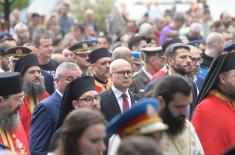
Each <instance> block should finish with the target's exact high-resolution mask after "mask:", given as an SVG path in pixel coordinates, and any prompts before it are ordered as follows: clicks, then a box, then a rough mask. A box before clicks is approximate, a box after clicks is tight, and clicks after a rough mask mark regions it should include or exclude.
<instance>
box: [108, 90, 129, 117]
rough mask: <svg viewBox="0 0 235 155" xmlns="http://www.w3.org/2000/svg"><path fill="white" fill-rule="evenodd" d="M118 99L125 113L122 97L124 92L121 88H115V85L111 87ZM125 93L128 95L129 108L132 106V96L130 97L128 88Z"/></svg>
mask: <svg viewBox="0 0 235 155" xmlns="http://www.w3.org/2000/svg"><path fill="white" fill-rule="evenodd" d="M111 89H112V91H113V93H114V95H115V97H116V99H117V101H118V105H119V107H120V109H121V112H122V113H123V98H122V94H123V92H121V91H120V90H118V89H117V88H115V87H114V86H113V85H112V87H111ZM125 94H126V95H127V97H128V98H127V100H128V103H129V108H130V107H131V97H130V94H129V92H128V90H127V91H126V92H125Z"/></svg>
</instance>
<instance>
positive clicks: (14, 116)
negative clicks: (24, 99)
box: [0, 105, 20, 131]
mask: <svg viewBox="0 0 235 155" xmlns="http://www.w3.org/2000/svg"><path fill="white" fill-rule="evenodd" d="M19 108H20V106H18V107H17V108H16V109H15V110H14V111H13V112H10V110H9V107H8V106H7V105H4V106H3V107H2V108H1V109H0V128H2V129H5V130H8V131H11V130H14V129H16V128H17V126H18V124H19V121H20V118H19V113H18V110H19Z"/></svg>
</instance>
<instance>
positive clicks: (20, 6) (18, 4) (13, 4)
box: [0, 0, 29, 16]
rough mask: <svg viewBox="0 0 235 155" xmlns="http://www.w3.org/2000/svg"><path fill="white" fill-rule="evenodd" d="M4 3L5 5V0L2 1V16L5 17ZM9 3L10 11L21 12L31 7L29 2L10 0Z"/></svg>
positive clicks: (25, 0)
mask: <svg viewBox="0 0 235 155" xmlns="http://www.w3.org/2000/svg"><path fill="white" fill-rule="evenodd" d="M4 3H5V0H0V11H1V16H3V10H4ZM9 3H10V4H11V6H10V11H12V10H13V9H15V8H18V9H20V10H21V9H23V8H25V7H27V6H28V5H29V0H9Z"/></svg>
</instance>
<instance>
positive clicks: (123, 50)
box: [112, 46, 133, 65]
mask: <svg viewBox="0 0 235 155" xmlns="http://www.w3.org/2000/svg"><path fill="white" fill-rule="evenodd" d="M112 59H113V60H116V59H125V60H126V61H128V62H129V63H130V64H131V65H132V63H133V62H132V57H131V50H130V49H129V48H127V47H124V46H121V47H117V48H115V49H114V51H113V55H112Z"/></svg>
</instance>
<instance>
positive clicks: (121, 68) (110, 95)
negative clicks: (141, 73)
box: [100, 59, 140, 121]
mask: <svg viewBox="0 0 235 155" xmlns="http://www.w3.org/2000/svg"><path fill="white" fill-rule="evenodd" d="M132 75H133V71H132V67H131V65H130V63H129V62H128V61H126V60H124V59H116V60H114V61H113V62H112V63H111V64H110V76H111V80H112V82H113V83H112V86H111V88H109V89H108V90H106V91H103V92H102V93H100V96H101V111H102V112H103V114H104V116H105V118H106V119H107V121H110V120H111V119H112V118H113V117H114V116H115V115H117V114H119V113H123V112H125V111H126V110H128V109H129V108H130V107H131V106H132V104H134V103H135V102H136V101H137V100H138V99H140V98H139V97H138V96H137V95H136V94H134V93H132V92H131V91H129V87H130V85H131V83H132Z"/></svg>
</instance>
